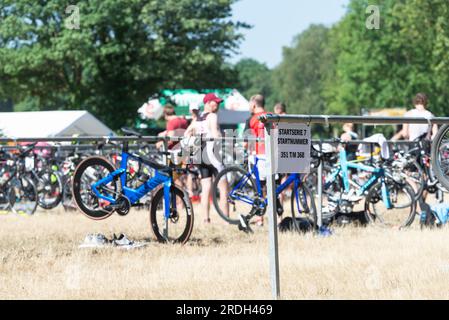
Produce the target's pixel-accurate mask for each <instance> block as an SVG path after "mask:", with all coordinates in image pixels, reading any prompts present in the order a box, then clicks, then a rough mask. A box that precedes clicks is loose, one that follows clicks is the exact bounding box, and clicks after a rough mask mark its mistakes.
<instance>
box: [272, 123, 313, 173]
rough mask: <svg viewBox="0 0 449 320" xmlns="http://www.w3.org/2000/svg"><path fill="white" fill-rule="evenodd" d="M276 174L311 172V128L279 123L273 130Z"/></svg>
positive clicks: (296, 124)
mask: <svg viewBox="0 0 449 320" xmlns="http://www.w3.org/2000/svg"><path fill="white" fill-rule="evenodd" d="M273 138H274V150H273V151H274V155H275V157H274V172H273V173H309V172H310V147H311V142H312V141H311V134H310V127H309V126H307V125H305V124H298V123H295V124H290V123H279V124H278V125H277V128H275V129H273Z"/></svg>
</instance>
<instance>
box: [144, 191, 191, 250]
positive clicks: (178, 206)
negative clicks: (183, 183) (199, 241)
mask: <svg viewBox="0 0 449 320" xmlns="http://www.w3.org/2000/svg"><path fill="white" fill-rule="evenodd" d="M170 202H171V203H170V204H168V205H169V206H170V217H169V218H168V219H166V218H165V206H166V203H165V201H164V188H160V189H159V190H158V191H156V194H155V195H154V197H153V200H152V201H151V208H150V224H151V229H152V231H153V234H154V236H155V237H156V239H157V240H158V241H159V242H163V243H181V244H185V243H186V242H187V241H188V240H189V238H190V235H191V233H192V229H193V209H192V205H191V203H190V200H189V197H188V195H187V194H186V193H184V192H183V191H182V190H181V189H180V188H178V187H176V186H172V188H171V191H170Z"/></svg>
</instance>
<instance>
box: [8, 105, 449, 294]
mask: <svg viewBox="0 0 449 320" xmlns="http://www.w3.org/2000/svg"><path fill="white" fill-rule="evenodd" d="M259 119H260V120H261V121H262V122H263V123H264V125H265V138H262V139H260V138H251V137H245V138H237V137H222V138H219V139H215V138H202V139H201V140H202V141H217V140H218V141H222V142H223V141H224V142H233V143H236V142H263V141H265V144H266V150H267V160H269V161H268V163H269V166H268V168H267V169H268V170H269V174H267V199H268V200H269V201H268V216H269V256H270V281H271V288H272V296H273V299H278V298H280V295H281V290H280V273H279V248H278V231H277V214H276V193H275V189H276V188H275V178H274V175H272V174H271V166H272V164H273V163H274V156H275V155H274V152H273V150H274V139H271V134H272V131H271V129H272V128H273V126H272V125H273V124H275V123H302V124H307V125H310V124H325V125H326V126H327V125H329V124H330V123H348V122H349V123H354V124H376V125H386V124H404V123H409V124H429V125H433V124H449V117H445V118H437V117H433V118H410V117H362V116H319V115H316V116H313V115H312V116H309V115H273V114H267V115H265V116H261V117H260V118H259ZM182 139H183V137H155V136H141V137H138V136H85V137H42V138H11V137H10V138H8V137H6V138H5V137H0V143H7V142H14V143H16V144H17V143H19V142H44V141H45V142H74V141H76V142H77V143H80V142H100V141H101V142H105V143H107V142H109V141H117V142H124V141H128V142H129V141H136V142H157V141H161V140H163V141H164V146H165V148H166V147H167V144H168V141H177V142H179V141H181V140H182ZM312 143H313V144H316V143H319V146H320V149H321V148H322V144H323V143H329V144H338V142H336V141H334V140H313V141H312ZM347 143H348V144H366V145H371V146H372V145H373V144H375V143H373V142H366V141H356V140H353V141H349V142H347ZM388 143H389V144H394V145H401V144H403V145H409V144H414V142H404V141H395V142H391V141H389V142H388ZM106 147H107V146H105V149H106ZM11 148H12V149H14V148H17V147H15V146H5V145H0V150H2V149H4V150H9V149H11ZM35 148H36V149H48V148H56V149H58V148H61V149H63V150H66V149H67V150H72V149H77V148H81V149H84V148H85V149H89V148H90V150H97V148H93V147H92V146H86V145H66V146H60V145H58V146H37V147H35ZM108 148H111V147H110V146H108ZM112 149H114V148H113V147H112ZM165 150H167V149H165ZM320 151H321V150H320ZM165 161H168V159H166V160H165ZM322 169H323V168H322V162H321V163H320V166H319V167H318V174H319V176H322ZM317 189H318V198H319V202H318V212H319V214H318V221H317V224H318V226H320V227H321V226H322V215H321V213H322V212H321V211H322V179H318V186H317ZM270 200H271V201H270Z"/></svg>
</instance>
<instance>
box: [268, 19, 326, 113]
mask: <svg viewBox="0 0 449 320" xmlns="http://www.w3.org/2000/svg"><path fill="white" fill-rule="evenodd" d="M328 33H329V30H328V29H327V28H326V27H324V26H322V25H312V26H310V27H309V28H308V29H307V30H305V31H304V32H303V33H301V34H300V35H298V36H297V37H296V38H295V39H294V42H293V46H292V47H286V48H284V51H283V61H282V63H281V64H280V65H279V66H278V67H277V68H276V69H275V70H274V72H273V86H274V88H275V92H276V95H277V99H278V100H281V101H283V102H285V103H287V106H288V112H289V113H298V114H321V113H323V112H324V111H325V107H326V106H325V101H324V99H323V97H322V95H321V92H322V84H323V80H324V77H325V75H326V73H327V71H328V70H329V69H331V68H332V64H331V62H332V61H331V59H330V58H329V50H328Z"/></svg>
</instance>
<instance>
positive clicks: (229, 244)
mask: <svg viewBox="0 0 449 320" xmlns="http://www.w3.org/2000/svg"><path fill="white" fill-rule="evenodd" d="M201 218H202V217H199V216H198V217H197V219H196V223H195V228H194V231H193V234H192V238H191V241H190V242H189V243H188V244H187V245H185V246H177V245H175V246H173V245H162V244H158V243H156V242H155V241H154V240H153V239H152V238H151V233H150V228H149V222H148V215H147V213H146V212H144V211H133V212H131V213H130V214H129V215H128V216H127V217H119V216H116V215H114V216H112V217H111V218H109V219H108V220H105V221H102V222H97V221H91V220H89V219H87V218H86V217H84V216H82V215H81V214H80V213H64V212H62V211H58V210H56V211H50V212H38V213H37V214H36V215H35V216H33V217H22V216H16V215H13V214H9V215H2V216H0V299H271V288H270V281H269V259H268V231H267V228H266V227H264V228H259V229H256V230H255V234H254V235H246V234H244V233H241V232H239V231H238V230H237V227H235V226H229V225H225V224H224V223H222V222H221V221H220V218H219V217H218V216H216V215H215V216H213V218H214V219H213V222H214V223H213V224H212V225H204V224H202V219H201ZM333 231H334V234H333V236H331V237H329V238H322V237H317V236H314V235H310V234H309V235H298V234H280V238H279V244H280V268H281V291H282V298H283V299H441V298H442V299H449V290H448V289H447V288H448V287H449V245H448V244H449V241H448V239H449V230H448V229H439V230H424V231H421V230H420V229H419V227H418V223H417V222H416V221H415V225H414V227H412V228H411V229H409V230H405V231H399V230H392V229H390V230H385V229H380V228H377V227H369V228H356V227H346V228H334V229H333ZM97 232H99V233H103V234H105V235H106V236H108V237H111V236H112V234H113V233H116V234H117V233H120V232H123V233H125V234H127V235H128V236H129V237H130V238H132V239H136V240H146V239H148V240H150V244H149V245H148V246H146V247H144V248H140V249H135V250H129V251H126V250H123V249H117V248H107V249H79V248H78V245H79V244H80V243H81V242H82V240H83V239H84V237H85V236H86V234H88V233H97Z"/></svg>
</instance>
